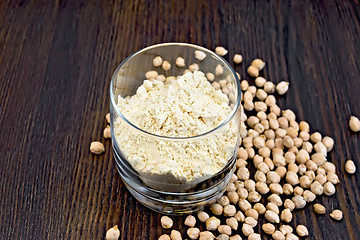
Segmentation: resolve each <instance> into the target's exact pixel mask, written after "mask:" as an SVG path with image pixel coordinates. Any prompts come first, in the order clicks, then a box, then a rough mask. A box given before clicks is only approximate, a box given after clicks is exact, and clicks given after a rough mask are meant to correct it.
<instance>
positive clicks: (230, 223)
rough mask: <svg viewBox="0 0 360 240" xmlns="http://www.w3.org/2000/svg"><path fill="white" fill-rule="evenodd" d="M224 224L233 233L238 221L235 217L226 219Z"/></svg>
mask: <svg viewBox="0 0 360 240" xmlns="http://www.w3.org/2000/svg"><path fill="white" fill-rule="evenodd" d="M226 224H227V225H228V226H230V227H231V229H233V230H235V231H236V230H237V229H238V226H239V223H238V221H237V220H236V218H235V217H231V218H227V219H226Z"/></svg>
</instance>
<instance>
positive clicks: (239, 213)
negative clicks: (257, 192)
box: [234, 211, 245, 222]
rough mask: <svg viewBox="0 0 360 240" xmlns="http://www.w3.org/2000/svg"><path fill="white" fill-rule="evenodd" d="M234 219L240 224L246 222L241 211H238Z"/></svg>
mask: <svg viewBox="0 0 360 240" xmlns="http://www.w3.org/2000/svg"><path fill="white" fill-rule="evenodd" d="M234 218H235V219H236V220H237V221H238V222H244V221H245V216H244V214H243V213H242V212H241V211H237V212H236V214H235V216H234Z"/></svg>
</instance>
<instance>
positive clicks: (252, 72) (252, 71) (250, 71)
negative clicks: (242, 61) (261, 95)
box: [247, 65, 259, 77]
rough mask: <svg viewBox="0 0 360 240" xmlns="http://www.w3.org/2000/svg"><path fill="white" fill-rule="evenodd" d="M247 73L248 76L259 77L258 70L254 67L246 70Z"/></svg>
mask: <svg viewBox="0 0 360 240" xmlns="http://www.w3.org/2000/svg"><path fill="white" fill-rule="evenodd" d="M247 72H248V74H249V75H250V76H252V77H257V76H259V69H258V68H256V67H254V66H253V65H251V66H249V67H248V69H247Z"/></svg>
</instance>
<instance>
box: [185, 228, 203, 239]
mask: <svg viewBox="0 0 360 240" xmlns="http://www.w3.org/2000/svg"><path fill="white" fill-rule="evenodd" d="M187 235H188V236H189V238H190V239H198V237H199V235H200V229H198V228H189V229H188V230H187Z"/></svg>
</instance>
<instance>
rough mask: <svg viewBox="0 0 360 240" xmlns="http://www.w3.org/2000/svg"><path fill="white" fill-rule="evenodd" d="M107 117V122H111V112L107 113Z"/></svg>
mask: <svg viewBox="0 0 360 240" xmlns="http://www.w3.org/2000/svg"><path fill="white" fill-rule="evenodd" d="M105 119H106V121H107V123H110V113H108V114H106V116H105Z"/></svg>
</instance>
